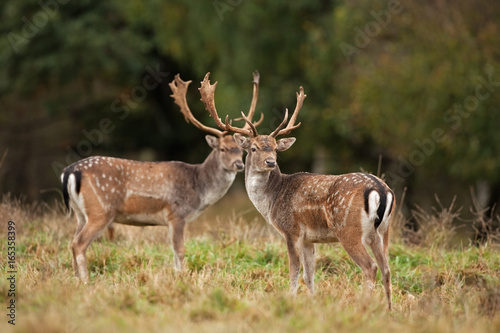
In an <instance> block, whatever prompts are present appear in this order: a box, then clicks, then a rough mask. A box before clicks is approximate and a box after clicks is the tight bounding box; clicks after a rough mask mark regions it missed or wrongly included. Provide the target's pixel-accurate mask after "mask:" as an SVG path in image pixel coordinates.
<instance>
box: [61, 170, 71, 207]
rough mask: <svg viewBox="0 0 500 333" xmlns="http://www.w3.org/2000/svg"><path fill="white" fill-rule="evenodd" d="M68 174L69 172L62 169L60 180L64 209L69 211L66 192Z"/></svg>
mask: <svg viewBox="0 0 500 333" xmlns="http://www.w3.org/2000/svg"><path fill="white" fill-rule="evenodd" d="M69 175H70V172H68V171H64V175H63V182H62V192H63V198H64V205H65V206H66V209H67V210H68V212H69V193H68V177H69Z"/></svg>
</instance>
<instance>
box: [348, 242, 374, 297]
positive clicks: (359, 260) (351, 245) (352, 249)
mask: <svg viewBox="0 0 500 333" xmlns="http://www.w3.org/2000/svg"><path fill="white" fill-rule="evenodd" d="M351 241H353V242H348V243H344V242H341V244H342V246H343V247H344V249H345V250H346V252H347V253H348V254H349V256H350V257H351V258H352V260H354V262H355V263H356V264H357V265H358V266H359V267H361V270H362V271H363V275H364V278H365V286H366V288H367V290H368V291H369V292H371V291H372V290H373V286H374V285H375V277H376V276H377V265H376V264H375V262H374V261H373V259H372V257H371V256H370V254H368V251H367V250H366V247H365V246H364V245H363V243H362V242H361V239H359V240H357V241H354V240H351Z"/></svg>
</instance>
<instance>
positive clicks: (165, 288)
mask: <svg viewBox="0 0 500 333" xmlns="http://www.w3.org/2000/svg"><path fill="white" fill-rule="evenodd" d="M240 197H241V198H240ZM228 207H231V208H228ZM237 212H242V213H239V214H238V213H237ZM420 214H421V215H420V217H421V218H422V219H423V220H426V221H427V222H428V224H427V228H428V229H427V230H428V232H425V233H422V232H421V234H420V237H416V238H418V239H419V240H420V241H419V244H417V245H415V244H414V245H407V244H406V243H405V242H404V241H403V236H402V232H401V228H400V226H401V224H402V221H401V217H399V219H396V220H395V221H394V223H393V229H394V230H393V234H392V243H391V246H390V266H391V270H392V282H393V290H394V292H393V304H394V305H393V306H394V310H393V311H391V312H389V311H387V309H386V306H387V305H386V301H385V299H384V296H383V286H382V284H381V283H380V280H379V281H378V283H377V285H376V288H375V290H374V292H373V295H372V296H371V297H369V298H365V297H364V294H363V284H362V283H363V279H362V274H361V270H360V269H359V268H358V267H357V266H356V265H355V264H354V263H353V262H352V261H351V260H350V259H349V258H348V256H347V254H346V253H345V251H344V250H343V249H342V248H341V246H340V245H338V244H334V245H318V246H317V261H316V275H315V281H316V294H315V295H314V297H311V296H309V295H308V293H307V291H306V287H305V285H303V284H302V285H301V286H300V288H299V294H298V296H297V297H296V298H295V299H293V298H291V297H290V296H289V295H288V294H287V291H288V286H289V284H288V263H287V254H286V247H285V244H284V241H283V240H282V239H281V238H280V236H279V235H278V234H277V233H276V232H275V231H274V230H273V229H272V227H270V226H268V225H266V224H265V222H264V221H263V220H262V219H260V218H258V216H257V215H256V213H255V211H253V210H252V209H251V208H250V206H249V202H248V199H246V198H245V196H244V195H243V196H238V195H232V196H231V198H229V199H228V198H225V199H224V200H223V201H222V202H221V203H220V204H218V205H217V206H216V207H212V208H210V210H209V211H208V212H206V213H205V214H203V215H202V216H201V217H200V218H199V219H198V220H196V221H195V222H193V223H191V224H190V225H189V227H188V230H187V235H186V240H187V242H186V254H187V255H186V266H187V269H186V271H185V272H184V273H183V274H176V273H175V272H174V271H173V268H172V251H171V248H170V244H169V242H168V240H167V239H168V236H167V235H168V231H167V229H166V228H162V227H148V228H137V227H124V226H117V239H115V240H114V241H109V240H107V239H106V238H105V237H101V238H99V239H98V240H96V241H94V242H93V243H92V245H91V247H90V248H89V250H88V251H87V257H88V260H89V270H90V273H91V283H90V284H89V285H86V286H84V285H81V284H80V283H79V282H78V280H77V279H76V278H74V275H73V271H72V267H71V254H70V251H69V243H70V241H71V238H72V235H73V233H74V229H75V222H74V220H73V217H71V218H69V217H67V216H65V214H64V213H63V210H62V208H61V207H57V208H54V207H45V206H43V205H40V206H27V205H24V204H22V203H20V202H16V201H13V200H10V199H9V198H4V200H3V202H2V203H1V206H0V221H1V225H2V228H1V230H0V237H1V241H0V253H1V257H0V263H1V266H2V267H4V268H5V267H7V222H8V221H9V220H14V221H15V223H16V264H17V269H18V274H17V280H16V321H15V323H16V325H15V326H13V325H10V324H8V322H7V321H8V320H9V318H8V317H7V316H6V314H7V312H8V310H7V309H6V307H7V305H8V302H9V300H10V297H8V296H7V295H8V292H9V288H10V284H9V281H8V280H7V279H6V278H7V276H8V274H7V273H6V270H7V269H6V268H5V269H4V273H3V276H2V278H1V279H0V290H1V291H0V300H1V302H0V303H1V304H2V309H4V310H3V312H2V316H1V318H2V320H1V322H0V331H1V332H30V333H31V332H44V333H45V332H138V331H141V332H192V331H196V332H216V331H218V332H284V331H286V332H316V331H317V332H321V331H329V332H331V331H334V332H370V331H374V332H376V331H384V332H388V331H397V332H399V331H404V332H467V333H469V332H500V250H499V248H498V247H497V246H496V245H495V244H487V245H486V246H480V247H477V246H469V244H468V243H467V242H465V243H464V244H463V245H461V244H458V245H457V242H456V241H455V242H452V241H451V239H452V238H453V227H452V225H453V219H454V218H455V216H454V215H453V214H452V212H450V211H448V210H446V209H443V210H442V211H437V212H432V213H425V212H420ZM426 214H427V215H426ZM450 226H451V227H450ZM379 276H380V273H379Z"/></svg>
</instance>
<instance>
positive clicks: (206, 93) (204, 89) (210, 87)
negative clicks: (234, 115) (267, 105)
mask: <svg viewBox="0 0 500 333" xmlns="http://www.w3.org/2000/svg"><path fill="white" fill-rule="evenodd" d="M209 76H210V72H208V73H207V74H206V75H205V78H204V79H203V81H202V82H201V87H200V88H198V89H199V90H200V94H201V100H202V102H203V104H205V109H206V110H207V111H208V112H209V113H210V115H211V116H212V118H214V121H215V123H216V124H217V126H218V127H219V128H220V129H222V130H224V131H231V132H234V133H240V134H244V135H249V136H251V137H253V136H257V130H256V129H255V126H254V125H253V124H252V122H251V121H250V120H249V119H248V118H247V117H245V115H244V114H243V118H244V119H245V121H246V122H247V124H249V126H250V129H248V128H246V125H245V127H243V128H238V127H234V126H232V125H231V123H230V122H229V116H226V122H225V124H224V123H223V122H222V121H221V119H220V118H219V115H218V114H217V109H216V108H215V101H214V94H215V87H216V86H217V82H215V83H214V84H210V80H209ZM254 84H255V75H254ZM257 84H258V79H257ZM254 87H255V86H254ZM254 98H255V102H256V94H255V88H254ZM252 104H254V103H253V100H252ZM250 109H252V108H250ZM254 111H255V107H254Z"/></svg>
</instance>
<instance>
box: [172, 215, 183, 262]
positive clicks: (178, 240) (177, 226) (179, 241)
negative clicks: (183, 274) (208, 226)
mask: <svg viewBox="0 0 500 333" xmlns="http://www.w3.org/2000/svg"><path fill="white" fill-rule="evenodd" d="M185 225H186V222H185V221H184V219H179V220H176V221H173V222H172V224H171V232H170V235H171V240H172V248H173V249H174V269H175V270H176V271H178V272H180V271H182V270H183V268H184V267H183V266H184V254H185V252H186V250H185V247H184V227H185Z"/></svg>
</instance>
